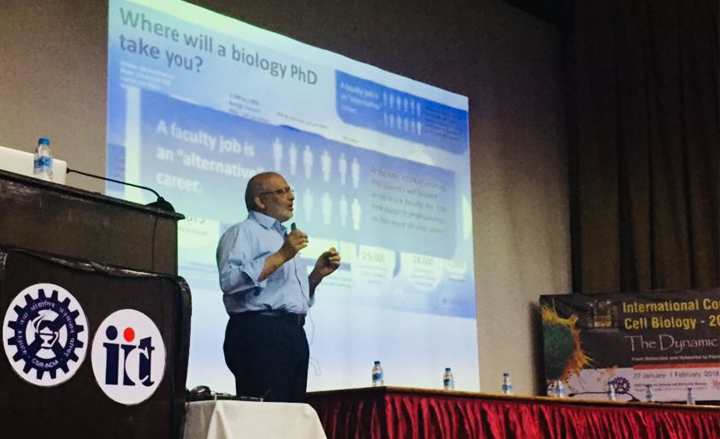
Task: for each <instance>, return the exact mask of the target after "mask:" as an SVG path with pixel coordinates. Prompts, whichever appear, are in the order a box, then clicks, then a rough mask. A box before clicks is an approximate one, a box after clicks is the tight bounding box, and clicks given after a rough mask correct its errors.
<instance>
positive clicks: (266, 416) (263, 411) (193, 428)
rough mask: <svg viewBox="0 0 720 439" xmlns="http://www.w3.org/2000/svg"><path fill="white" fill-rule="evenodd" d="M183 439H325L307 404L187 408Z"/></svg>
mask: <svg viewBox="0 0 720 439" xmlns="http://www.w3.org/2000/svg"><path fill="white" fill-rule="evenodd" d="M183 437H184V439H259V438H262V439H287V438H293V439H295V438H297V439H326V437H325V433H324V432H323V429H322V425H320V420H319V419H318V416H317V413H315V410H313V409H312V407H310V406H309V405H307V404H286V403H273V402H250V401H231V400H213V401H196V402H191V403H188V404H187V412H186V418H185V432H184V436H183Z"/></svg>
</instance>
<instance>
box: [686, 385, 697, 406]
mask: <svg viewBox="0 0 720 439" xmlns="http://www.w3.org/2000/svg"><path fill="white" fill-rule="evenodd" d="M687 403H688V405H695V395H693V391H692V387H688V393H687Z"/></svg>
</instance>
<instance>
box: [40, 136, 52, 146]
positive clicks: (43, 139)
mask: <svg viewBox="0 0 720 439" xmlns="http://www.w3.org/2000/svg"><path fill="white" fill-rule="evenodd" d="M38 144H40V145H49V144H50V139H48V138H47V137H41V138H40V140H38Z"/></svg>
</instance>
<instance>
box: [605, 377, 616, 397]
mask: <svg viewBox="0 0 720 439" xmlns="http://www.w3.org/2000/svg"><path fill="white" fill-rule="evenodd" d="M607 399H608V401H617V394H616V393H615V383H613V381H612V380H608V382H607Z"/></svg>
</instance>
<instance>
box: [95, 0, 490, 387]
mask: <svg viewBox="0 0 720 439" xmlns="http://www.w3.org/2000/svg"><path fill="white" fill-rule="evenodd" d="M109 26H110V27H109V61H108V145H107V148H108V149H107V175H108V176H109V177H112V178H116V179H120V180H125V181H128V182H132V183H136V184H141V185H146V186H150V187H152V188H154V189H156V190H157V191H158V192H160V193H161V194H162V195H163V197H164V198H166V199H167V200H168V201H170V202H171V203H172V204H173V205H174V206H175V209H176V210H177V211H178V212H181V213H183V214H184V215H186V217H187V219H186V220H184V221H181V222H180V224H179V237H178V240H179V253H180V254H179V270H180V275H181V276H183V277H185V278H186V279H187V280H188V282H189V284H190V287H191V289H192V292H193V320H192V339H191V357H190V370H189V377H188V386H190V387H192V386H194V385H197V384H208V385H210V386H211V387H212V388H213V389H216V390H220V391H227V392H231V391H232V389H234V384H233V377H232V375H231V374H230V372H229V371H227V369H226V366H225V363H224V359H223V354H222V341H223V337H224V327H225V323H226V321H227V314H226V312H225V310H224V308H223V305H222V293H221V291H220V288H219V285H218V279H217V268H216V265H215V249H216V246H217V242H218V239H219V238H220V236H221V235H222V233H223V232H224V231H225V230H226V229H227V228H228V227H230V226H231V225H232V224H234V223H237V222H239V221H242V220H244V219H245V218H246V216H247V211H246V208H245V205H244V200H243V196H244V191H245V186H246V184H247V181H248V179H249V178H250V177H252V176H253V175H255V174H257V173H259V172H264V171H276V172H279V173H281V174H282V175H283V176H285V178H286V179H287V180H288V182H289V183H290V184H291V186H293V188H294V189H295V195H296V200H295V216H294V218H293V220H292V221H293V222H295V223H296V224H297V226H298V228H300V229H301V230H303V231H304V232H306V233H307V234H308V235H309V237H310V245H309V246H308V248H306V249H305V250H303V252H302V256H303V257H305V258H308V260H312V261H314V259H315V258H317V256H318V255H319V254H320V253H321V252H322V251H324V250H325V249H327V248H328V247H330V246H335V247H336V248H338V249H339V250H340V253H341V256H342V259H343V264H342V266H341V267H340V269H339V270H338V271H337V272H336V273H334V274H333V275H332V276H330V277H328V278H326V279H325V280H324V282H323V283H322V284H321V285H320V287H319V288H318V291H317V296H316V297H317V301H316V305H315V306H314V307H313V308H312V309H311V312H310V316H309V317H310V318H309V320H308V324H307V325H306V331H307V333H308V338H309V341H310V343H311V348H310V350H311V357H312V358H311V363H312V366H311V371H310V379H309V388H310V389H311V390H313V389H331V388H344V387H364V386H367V385H369V384H370V368H371V367H372V362H373V360H381V361H382V362H383V367H384V369H385V374H386V376H387V378H386V384H388V385H398V386H414V387H430V388H433V387H440V386H441V385H442V381H441V378H442V372H443V368H444V367H452V368H453V371H454V374H455V379H456V382H457V385H456V386H457V388H458V389H465V390H478V370H477V367H478V365H477V348H476V345H477V344H476V324H475V285H474V274H473V256H472V254H473V253H472V229H471V225H472V216H471V207H470V175H469V146H468V113H467V98H465V97H462V96H459V95H456V94H453V93H449V92H446V91H443V90H440V89H438V88H435V87H432V86H429V85H426V84H421V83H418V82H416V81H413V80H411V79H408V78H403V77H400V76H398V75H394V74H392V73H389V72H385V71H382V70H380V69H378V68H376V67H372V66H369V65H366V64H362V63H358V62H356V61H353V60H350V59H348V58H345V57H343V56H340V55H338V54H334V53H330V52H327V51H324V50H321V49H318V48H314V47H311V46H308V45H305V44H302V43H299V42H297V41H294V40H291V39H289V38H286V37H283V36H281V35H277V34H273V33H271V32H268V31H265V30H261V29H258V28H255V27H252V26H249V25H247V24H245V23H242V22H239V21H237V20H233V19H230V18H228V17H223V16H221V15H218V14H215V13H213V12H211V11H208V10H205V9H201V8H199V7H197V6H194V5H190V4H187V3H183V2H178V1H157V0H154V1H150V0H132V1H130V0H111V1H110V11H109ZM106 190H107V193H108V195H111V196H116V197H120V198H124V199H129V200H132V201H137V202H141V203H148V202H151V201H154V199H153V198H152V196H149V195H148V194H146V193H143V192H141V191H139V190H135V189H132V190H129V189H127V188H125V187H123V186H120V185H115V184H109V185H108V186H107V188H106ZM310 266H312V263H311V264H310Z"/></svg>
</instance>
